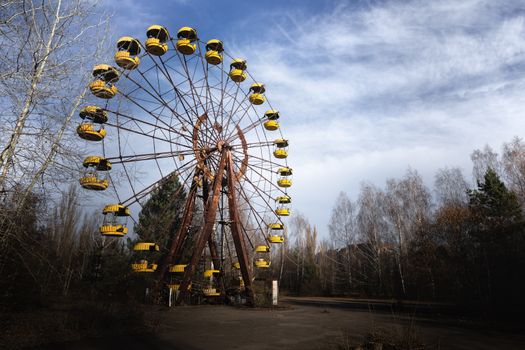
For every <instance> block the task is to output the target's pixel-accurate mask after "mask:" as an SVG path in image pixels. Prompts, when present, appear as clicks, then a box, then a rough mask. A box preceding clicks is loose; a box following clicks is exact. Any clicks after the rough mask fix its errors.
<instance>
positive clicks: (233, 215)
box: [226, 151, 255, 306]
mask: <svg viewBox="0 0 525 350" xmlns="http://www.w3.org/2000/svg"><path fill="white" fill-rule="evenodd" d="M226 157H227V165H228V175H227V177H228V207H229V211H230V221H231V225H230V229H231V232H232V237H233V242H234V245H235V251H236V252H237V259H238V260H239V265H240V267H241V274H242V280H243V281H244V290H245V292H246V300H247V304H248V305H250V306H255V300H254V295H253V289H252V276H253V272H252V265H251V264H250V257H249V255H248V251H247V249H246V242H245V240H244V235H243V232H242V226H241V220H240V217H239V210H238V204H237V197H236V193H235V182H236V181H237V177H236V175H235V170H234V168H233V159H232V155H231V153H230V151H228V152H227V154H226Z"/></svg>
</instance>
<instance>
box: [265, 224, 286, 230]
mask: <svg viewBox="0 0 525 350" xmlns="http://www.w3.org/2000/svg"><path fill="white" fill-rule="evenodd" d="M268 228H269V229H270V230H284V225H283V224H281V223H280V222H277V223H272V224H268Z"/></svg>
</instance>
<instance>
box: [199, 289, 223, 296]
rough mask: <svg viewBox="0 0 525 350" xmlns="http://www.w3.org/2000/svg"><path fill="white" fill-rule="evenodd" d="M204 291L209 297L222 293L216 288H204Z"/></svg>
mask: <svg viewBox="0 0 525 350" xmlns="http://www.w3.org/2000/svg"><path fill="white" fill-rule="evenodd" d="M202 293H203V294H204V296H207V297H218V296H220V295H221V293H219V292H217V289H216V288H203V289H202Z"/></svg>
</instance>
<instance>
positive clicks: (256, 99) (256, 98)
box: [248, 94, 266, 105]
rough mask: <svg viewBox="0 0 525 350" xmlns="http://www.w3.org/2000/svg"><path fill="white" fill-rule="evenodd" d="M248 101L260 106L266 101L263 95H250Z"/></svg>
mask: <svg viewBox="0 0 525 350" xmlns="http://www.w3.org/2000/svg"><path fill="white" fill-rule="evenodd" d="M248 99H249V100H250V102H251V103H252V104H254V105H262V104H263V103H264V101H266V97H264V95H263V94H251V95H250V97H249V98H248Z"/></svg>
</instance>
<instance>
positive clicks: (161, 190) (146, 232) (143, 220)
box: [135, 173, 186, 249]
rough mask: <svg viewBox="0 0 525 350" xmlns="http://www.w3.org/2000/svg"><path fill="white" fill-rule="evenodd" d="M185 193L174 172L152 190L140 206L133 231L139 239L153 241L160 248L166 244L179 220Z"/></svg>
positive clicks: (163, 247)
mask: <svg viewBox="0 0 525 350" xmlns="http://www.w3.org/2000/svg"><path fill="white" fill-rule="evenodd" d="M185 200H186V193H185V191H184V189H183V187H182V185H181V183H180V182H179V178H178V176H177V175H176V174H175V173H172V174H171V175H170V176H168V177H167V178H166V179H165V180H164V181H163V182H162V183H160V184H159V186H158V187H157V188H156V189H155V190H154V191H153V192H152V194H151V196H150V198H149V199H148V200H147V202H146V203H145V204H144V206H143V207H142V211H141V212H140V214H139V222H138V224H137V225H135V233H136V234H137V235H138V236H139V239H140V240H141V241H147V242H155V243H157V244H159V245H160V247H161V249H165V248H166V247H167V246H168V243H169V241H170V238H171V235H172V234H173V233H174V232H176V230H177V228H178V227H179V224H180V220H181V217H180V215H181V213H182V211H183V206H184V201H185Z"/></svg>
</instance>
